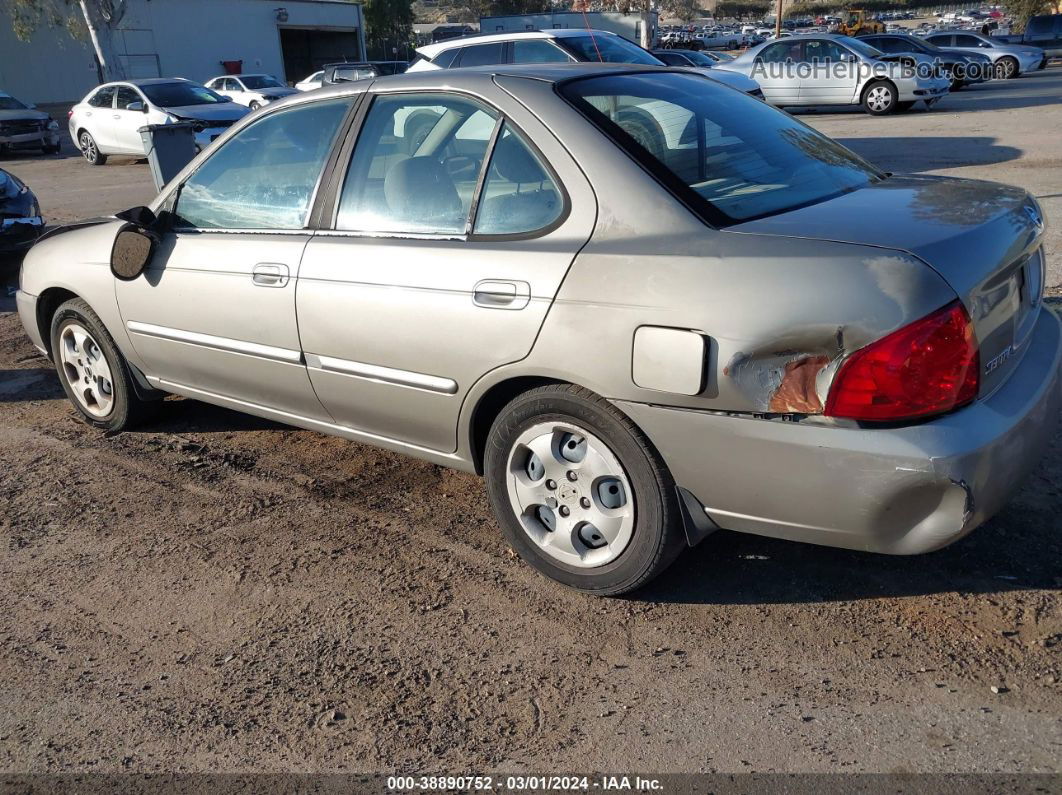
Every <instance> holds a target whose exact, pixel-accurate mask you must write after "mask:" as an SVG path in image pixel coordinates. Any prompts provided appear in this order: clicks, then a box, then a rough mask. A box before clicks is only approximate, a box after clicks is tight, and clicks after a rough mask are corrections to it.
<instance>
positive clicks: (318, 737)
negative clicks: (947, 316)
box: [0, 66, 1062, 773]
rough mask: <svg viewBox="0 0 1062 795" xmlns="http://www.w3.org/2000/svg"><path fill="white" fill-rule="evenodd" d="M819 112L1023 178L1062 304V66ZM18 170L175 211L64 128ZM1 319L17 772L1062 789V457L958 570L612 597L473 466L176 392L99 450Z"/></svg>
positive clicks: (882, 153) (838, 574) (867, 137)
mask: <svg viewBox="0 0 1062 795" xmlns="http://www.w3.org/2000/svg"><path fill="white" fill-rule="evenodd" d="M57 112H58V111H57ZM798 115H799V116H800V118H802V119H803V120H805V121H806V122H808V123H809V124H811V125H812V126H814V127H816V128H818V129H820V130H822V131H823V132H825V133H827V134H828V135H830V136H832V137H834V138H836V139H838V140H839V141H841V142H842V143H844V144H845V145H847V146H849V147H850V148H852V149H854V150H855V151H856V152H858V153H859V154H861V155H863V156H864V157H866V158H867V159H868V160H871V161H872V162H874V163H875V164H877V165H879V166H881V167H882V168H884V169H886V170H889V171H894V172H916V173H931V174H946V175H951V176H962V177H973V178H979V179H989V180H995V181H999V182H1006V183H1011V184H1015V185H1020V186H1022V187H1024V188H1026V189H1027V190H1029V191H1030V193H1032V194H1033V195H1034V196H1036V197H1037V199H1038V200H1039V201H1040V203H1041V205H1042V206H1043V208H1044V210H1045V213H1046V216H1047V219H1046V220H1047V224H1048V229H1049V231H1048V235H1047V252H1048V277H1047V286H1048V295H1049V296H1051V297H1052V298H1053V299H1055V300H1054V301H1052V305H1053V306H1054V307H1055V308H1056V309H1057V307H1058V300H1059V299H1060V298H1062V253H1060V252H1062V136H1060V135H1059V133H1058V131H1059V129H1062V67H1059V66H1054V67H1051V68H1049V69H1047V70H1045V71H1043V72H1039V73H1036V74H1034V75H1031V76H1028V77H1024V78H1021V79H1020V80H1016V81H1007V82H1002V81H992V82H990V83H987V84H984V85H979V86H974V87H971V88H967V89H965V90H963V91H961V92H958V93H953V94H951V95H949V96H947V97H945V98H944V99H943V100H942V101H941V102H940V104H939V105H938V106H937V107H935V108H934V109H933V110H931V111H928V112H925V111H922V110H921V109H918V110H915V111H913V112H911V113H907V114H901V115H893V116H888V117H882V118H876V117H870V116H867V115H864V114H863V113H861V112H859V111H858V110H854V111H852V112H847V113H835V112H828V113H827V112H816V111H801V112H800V113H799V114H798ZM56 118H65V113H63V114H62V117H60V116H58V115H57V116H56ZM0 167H3V168H5V169H8V170H10V171H12V172H13V173H15V174H16V175H17V176H19V177H20V178H21V179H22V180H24V181H25V182H26V183H27V184H29V185H30V186H31V187H32V188H33V190H34V191H35V192H36V193H37V195H38V197H39V198H40V201H41V203H42V205H43V209H44V213H45V215H46V216H47V218H48V220H49V222H51V223H62V222H66V221H70V220H73V219H75V218H79V217H88V216H96V215H102V214H106V213H111V212H115V211H119V210H122V209H125V208H127V207H130V206H133V205H137V204H143V203H146V202H147V201H149V200H150V199H151V198H152V196H153V194H154V189H153V186H152V183H151V180H150V177H149V174H148V169H147V167H146V165H144V164H143V163H138V162H133V161H121V160H114V161H112V162H111V163H110V164H108V165H107V166H104V167H100V168H91V167H89V166H88V165H87V164H85V163H84V162H83V161H82V160H81V159H80V158H79V157H78V156H77V153H76V152H75V151H74V149H73V147H72V145H71V144H70V142H69V140H65V141H64V149H63V154H62V155H61V156H60V157H58V158H54V157H40V156H36V155H33V156H22V155H19V156H17V157H7V158H0ZM5 268H6V270H5V273H4V276H5V278H6V280H7V283H9V284H11V283H14V279H15V269H14V268H13V267H12V266H11V265H10V264H7V265H6V266H5ZM13 309H14V302H13V299H12V298H11V297H10V296H7V295H6V291H4V293H3V294H2V297H0V438H2V439H3V444H2V445H0V464H2V466H0V502H2V503H3V505H4V506H5V507H4V510H3V511H2V513H0V529H2V532H3V535H4V536H5V539H4V540H5V543H4V545H3V548H2V550H0V595H2V600H3V604H4V605H5V606H6V610H5V611H4V613H3V615H2V616H0V636H2V638H3V644H2V646H0V681H3V682H4V683H5V687H4V688H3V690H2V692H0V707H2V709H0V769H3V770H8V771H26V770H53V771H78V772H84V771H96V772H99V771H123V770H138V771H152V770H165V771H200V770H220V771H248V770H255V771H288V770H294V771H321V770H327V771H369V770H394V769H398V770H417V771H421V772H431V771H440V772H458V771H459V770H460V771H461V772H468V773H480V772H492V771H520V770H536V771H539V772H541V771H543V770H548V771H556V772H561V771H588V770H607V771H617V770H624V771H627V770H667V771H726V772H745V771H750V770H755V771H876V772H914V771H926V772H955V771H1004V772H1018V771H1021V772H1058V771H1060V770H1062V765H1060V762H1059V760H1060V759H1062V720H1060V719H1062V682H1060V680H1062V612H1060V605H1062V600H1060V598H1059V596H1060V586H1062V572H1060V570H1059V565H1058V561H1059V560H1062V534H1060V533H1059V530H1060V521H1059V515H1060V513H1062V449H1060V447H1059V445H1058V438H1057V437H1056V439H1055V443H1054V444H1053V445H1052V446H1051V448H1050V452H1049V453H1048V455H1047V457H1046V458H1045V459H1044V461H1043V462H1042V463H1041V465H1040V466H1039V468H1038V470H1037V471H1036V472H1035V473H1034V474H1033V475H1032V476H1031V477H1030V479H1029V480H1028V483H1027V485H1026V487H1025V488H1024V490H1023V491H1022V492H1021V493H1020V494H1019V496H1018V497H1017V498H1016V499H1014V500H1013V501H1012V502H1011V503H1010V504H1009V505H1008V506H1007V507H1006V508H1005V509H1004V511H1003V512H1002V513H1001V514H999V515H998V516H997V517H996V518H995V519H994V520H992V521H991V522H990V523H988V524H987V525H986V526H984V527H982V528H981V529H979V530H978V531H977V532H975V533H974V534H972V535H971V536H970V537H968V538H966V539H965V540H963V541H961V542H959V543H957V544H955V545H953V546H951V547H949V548H947V549H944V550H942V551H940V552H936V553H933V554H929V555H925V556H921V557H885V556H876V555H870V554H861V553H857V552H848V551H843V550H837V549H826V548H818V547H812V546H807V545H801V544H796V543H787V542H783V541H775V540H771V539H767V538H759V537H755V536H750V535H738V534H733V533H728V532H725V531H724V532H719V533H717V534H715V535H713V536H711V537H710V538H709V539H708V540H707V541H705V542H704V543H703V544H701V545H700V546H698V547H697V548H695V549H694V550H692V551H689V552H687V553H686V554H685V555H684V557H683V558H682V559H681V560H680V561H679V563H678V564H677V565H676V566H674V567H673V568H672V569H670V570H669V571H668V572H667V573H666V574H665V575H664V576H663V577H662V578H661V579H660V580H658V581H656V582H655V583H654V584H653V585H652V586H651V587H650V588H648V589H647V590H644V591H642V592H639V593H637V594H636V595H634V596H633V597H631V598H627V599H613V600H605V599H594V598H590V597H586V596H583V595H581V594H577V593H574V592H572V591H568V590H565V589H563V588H562V587H560V586H557V585H555V584H553V583H551V582H549V581H548V580H546V579H544V578H543V577H541V576H539V575H537V574H535V572H534V571H532V570H531V569H530V568H528V567H527V566H525V565H524V564H522V563H521V562H520V561H519V560H518V559H517V558H516V557H515V555H514V554H513V553H512V552H511V551H510V550H508V549H507V548H506V545H505V543H504V542H503V540H502V538H501V535H500V533H499V532H498V530H497V527H496V525H495V522H494V520H493V518H492V515H491V513H490V510H489V508H488V505H487V501H486V499H485V496H484V493H483V489H482V484H481V482H480V481H479V480H477V479H476V478H473V477H471V476H469V475H465V474H460V473H456V472H453V471H450V470H446V469H443V468H439V467H436V466H433V465H430V464H427V463H423V462H419V461H414V460H412V459H408V458H405V457H402V456H399V455H396V454H392V453H389V452H385V451H381V450H378V449H374V448H369V447H365V446H361V445H357V444H353V443H349V442H346V441H343V440H340V439H336V438H329V437H325V436H322V435H319V434H315V433H312V432H309V431H301V430H293V429H290V428H286V427H283V426H280V425H275V424H272V423H269V422H266V421H262V420H258V419H255V418H252V417H249V416H244V415H241V414H236V413H233V412H229V411H225V410H222V409H219V408H214V407H212V406H208V405H205V404H200V403H196V402H193V401H188V400H173V401H169V402H167V404H166V406H165V409H164V411H163V412H162V414H161V416H160V417H159V418H158V419H157V420H156V421H154V422H153V423H152V424H150V425H148V426H146V427H143V428H141V429H139V430H137V431H136V432H126V433H121V434H117V435H114V436H105V435H103V434H100V433H99V432H97V431H95V430H93V429H91V428H89V427H88V426H87V425H85V424H84V423H82V422H81V421H80V420H79V419H78V418H77V417H76V416H75V413H74V411H73V409H72V408H71V406H70V404H69V403H68V402H67V401H66V400H65V398H64V395H63V392H62V390H61V388H60V386H59V383H58V381H57V379H56V377H55V374H54V371H53V370H52V369H51V365H50V363H49V362H48V361H47V360H46V359H44V358H42V357H41V356H39V355H38V354H37V353H36V352H35V350H34V349H33V348H32V346H31V345H30V343H29V342H28V340H27V339H26V338H25V336H24V334H23V332H22V330H21V327H20V325H19V322H18V318H17V317H16V316H15V315H14V314H13ZM266 320H267V319H266ZM823 498H824V499H826V498H828V495H823Z"/></svg>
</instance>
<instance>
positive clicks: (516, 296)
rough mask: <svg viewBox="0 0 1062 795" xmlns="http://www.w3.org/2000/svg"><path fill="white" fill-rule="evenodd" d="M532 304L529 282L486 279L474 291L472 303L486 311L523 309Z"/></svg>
mask: <svg viewBox="0 0 1062 795" xmlns="http://www.w3.org/2000/svg"><path fill="white" fill-rule="evenodd" d="M530 302H531V285H530V284H528V283H527V282H516V281H495V280H493V279H484V280H483V281H481V282H479V283H478V284H477V285H476V286H475V287H474V288H473V290H472V303H474V304H475V305H476V306H481V307H483V308H484V309H523V308H524V307H525V306H527V305H528V304H529V303H530Z"/></svg>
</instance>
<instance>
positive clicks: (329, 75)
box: [321, 61, 409, 86]
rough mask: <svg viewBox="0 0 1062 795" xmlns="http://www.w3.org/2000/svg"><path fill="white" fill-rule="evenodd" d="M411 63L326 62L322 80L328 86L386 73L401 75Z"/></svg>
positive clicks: (380, 75)
mask: <svg viewBox="0 0 1062 795" xmlns="http://www.w3.org/2000/svg"><path fill="white" fill-rule="evenodd" d="M408 67H409V64H408V63H406V62H405V61H343V62H340V63H330V64H325V67H324V75H323V76H322V78H321V82H322V83H323V84H324V85H326V86H334V85H336V84H337V83H352V82H354V81H355V80H369V79H372V78H375V77H383V76H386V75H400V74H402V73H403V72H405V71H406V69H407V68H408Z"/></svg>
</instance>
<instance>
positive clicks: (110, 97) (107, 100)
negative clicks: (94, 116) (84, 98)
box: [88, 86, 114, 108]
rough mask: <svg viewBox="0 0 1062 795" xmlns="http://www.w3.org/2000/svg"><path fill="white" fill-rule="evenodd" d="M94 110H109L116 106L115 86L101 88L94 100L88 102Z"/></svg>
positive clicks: (93, 96)
mask: <svg viewBox="0 0 1062 795" xmlns="http://www.w3.org/2000/svg"><path fill="white" fill-rule="evenodd" d="M88 104H90V105H91V106H92V107H94V108H109V107H111V106H112V105H113V104H114V86H110V87H109V88H101V89H100V90H99V91H97V92H96V93H95V94H93V95H92V99H90V100H89V101H88Z"/></svg>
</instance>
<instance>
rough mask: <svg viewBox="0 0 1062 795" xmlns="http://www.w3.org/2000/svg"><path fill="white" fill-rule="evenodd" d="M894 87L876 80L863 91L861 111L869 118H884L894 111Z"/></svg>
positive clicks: (895, 98) (883, 81)
mask: <svg viewBox="0 0 1062 795" xmlns="http://www.w3.org/2000/svg"><path fill="white" fill-rule="evenodd" d="M897 98H898V97H897V93H896V87H895V86H894V85H893V84H892V83H889V82H887V81H885V80H877V81H875V82H873V83H871V84H870V85H868V86H867V87H866V89H865V90H864V91H863V110H865V111H866V112H867V113H869V114H870V115H871V116H885V115H886V114H889V113H892V112H893V111H894V110H895V109H896V104H897Z"/></svg>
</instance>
